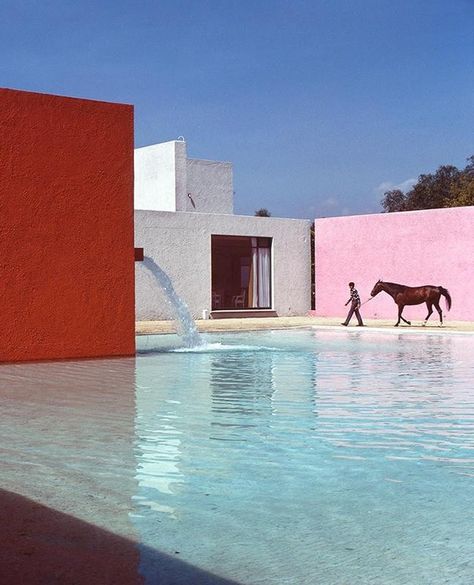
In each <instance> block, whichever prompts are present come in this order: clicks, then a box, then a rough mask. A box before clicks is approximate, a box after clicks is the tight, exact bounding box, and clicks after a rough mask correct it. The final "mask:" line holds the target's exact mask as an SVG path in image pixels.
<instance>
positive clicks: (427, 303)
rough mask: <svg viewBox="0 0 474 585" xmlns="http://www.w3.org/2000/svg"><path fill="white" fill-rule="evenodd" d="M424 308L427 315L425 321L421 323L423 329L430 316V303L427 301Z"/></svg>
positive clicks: (431, 310)
mask: <svg viewBox="0 0 474 585" xmlns="http://www.w3.org/2000/svg"><path fill="white" fill-rule="evenodd" d="M426 306H427V308H428V315H426V319H425V320H424V322H423V324H422V325H423V327H424V326H425V325H426V323H427V322H428V319H429V318H430V316H431V313H432V312H433V305H432V304H431V303H429V302H428V301H426Z"/></svg>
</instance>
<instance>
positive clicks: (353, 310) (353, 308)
mask: <svg viewBox="0 0 474 585" xmlns="http://www.w3.org/2000/svg"><path fill="white" fill-rule="evenodd" d="M354 313H355V316H356V317H357V322H358V323H359V325H363V324H364V323H363V322H362V317H361V316H360V312H359V308H358V303H351V308H350V309H349V313H348V314H347V317H346V320H345V321H344V325H349V321H350V320H351V319H352V315H353V314H354Z"/></svg>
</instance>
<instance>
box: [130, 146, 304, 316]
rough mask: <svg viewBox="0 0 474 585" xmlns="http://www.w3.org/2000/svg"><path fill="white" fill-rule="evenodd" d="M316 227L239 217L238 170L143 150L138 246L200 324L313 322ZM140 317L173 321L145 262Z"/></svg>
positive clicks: (166, 150)
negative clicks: (298, 318) (244, 319)
mask: <svg viewBox="0 0 474 585" xmlns="http://www.w3.org/2000/svg"><path fill="white" fill-rule="evenodd" d="M310 227H311V222H310V221H309V220H299V219H298V220H296V219H279V218H265V217H253V216H239V215H233V185H232V164H231V163H228V162H215V161H207V160H196V159H189V158H187V154H186V143H185V142H184V141H179V140H177V141H171V142H165V143H162V144H155V145H152V146H146V147H143V148H138V149H136V150H135V245H136V247H140V248H144V253H145V255H146V256H149V257H150V258H152V259H153V260H154V261H155V262H156V264H158V266H159V267H160V268H161V269H162V270H164V271H165V272H166V273H167V274H168V276H169V277H170V278H171V280H172V282H173V285H174V288H175V290H176V292H177V293H178V294H179V295H180V296H181V298H183V299H184V301H185V302H186V304H187V305H188V307H189V309H190V311H191V314H192V315H193V317H194V318H202V317H203V315H205V314H208V315H210V316H212V317H213V318H219V317H228V316H270V315H279V316H285V315H305V314H306V313H307V312H308V311H309V309H310V308H311V306H310V304H311V260H310ZM136 313H137V314H136V318H137V320H139V321H144V320H154V319H168V318H172V317H173V314H172V311H171V308H170V307H169V306H168V304H167V302H166V300H165V296H164V294H163V293H162V291H161V290H160V288H159V287H158V285H157V284H156V283H155V281H154V279H153V277H152V276H151V274H149V273H148V272H147V271H146V270H145V269H144V268H143V267H142V266H140V263H137V278H136Z"/></svg>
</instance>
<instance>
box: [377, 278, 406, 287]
mask: <svg viewBox="0 0 474 585" xmlns="http://www.w3.org/2000/svg"><path fill="white" fill-rule="evenodd" d="M380 284H388V285H389V286H398V287H399V288H407V286H408V285H406V284H399V283H398V282H385V280H381V281H380Z"/></svg>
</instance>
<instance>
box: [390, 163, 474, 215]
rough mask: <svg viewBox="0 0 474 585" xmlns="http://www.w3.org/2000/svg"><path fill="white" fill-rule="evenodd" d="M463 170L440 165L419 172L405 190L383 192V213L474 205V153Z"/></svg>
mask: <svg viewBox="0 0 474 585" xmlns="http://www.w3.org/2000/svg"><path fill="white" fill-rule="evenodd" d="M467 160H468V164H467V165H466V167H465V168H464V169H463V170H459V169H458V168H456V167H455V166H453V165H442V166H440V167H439V168H438V170H437V171H436V172H435V173H429V174H424V175H420V176H419V177H418V181H417V183H416V184H415V185H413V187H412V188H411V189H410V190H409V191H408V192H407V193H403V192H402V191H400V190H399V189H394V190H391V191H386V192H385V193H384V196H383V199H382V201H381V204H382V208H383V210H384V211H385V212H391V211H412V210H416V209H434V208H439V207H457V206H460V205H474V195H473V191H474V156H471V157H469V158H468V159H467Z"/></svg>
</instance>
